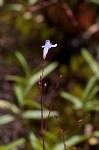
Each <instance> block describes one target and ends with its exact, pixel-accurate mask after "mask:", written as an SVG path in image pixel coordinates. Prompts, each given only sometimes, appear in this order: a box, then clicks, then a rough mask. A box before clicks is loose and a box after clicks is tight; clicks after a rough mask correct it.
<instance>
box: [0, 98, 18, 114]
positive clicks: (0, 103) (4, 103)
mask: <svg viewBox="0 0 99 150" xmlns="http://www.w3.org/2000/svg"><path fill="white" fill-rule="evenodd" d="M0 108H3V109H9V110H11V111H12V112H13V113H16V114H18V113H19V112H20V110H19V108H18V107H17V106H16V105H15V104H13V103H10V102H8V101H6V100H1V99H0Z"/></svg>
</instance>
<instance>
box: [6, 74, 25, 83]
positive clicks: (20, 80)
mask: <svg viewBox="0 0 99 150" xmlns="http://www.w3.org/2000/svg"><path fill="white" fill-rule="evenodd" d="M5 80H8V81H15V82H17V83H21V84H25V83H26V80H25V79H24V78H23V77H19V76H15V75H6V77H5Z"/></svg>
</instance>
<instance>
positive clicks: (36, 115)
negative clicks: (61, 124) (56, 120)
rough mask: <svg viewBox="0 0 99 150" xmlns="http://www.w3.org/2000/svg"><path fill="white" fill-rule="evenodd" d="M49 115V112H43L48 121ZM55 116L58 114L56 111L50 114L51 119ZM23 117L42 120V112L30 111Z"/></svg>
mask: <svg viewBox="0 0 99 150" xmlns="http://www.w3.org/2000/svg"><path fill="white" fill-rule="evenodd" d="M48 113H49V111H47V110H44V111H43V114H44V115H43V117H44V119H46V118H47V117H48ZM54 114H57V112H56V111H52V112H51V114H50V117H52V116H54ZM21 117H22V118H23V119H37V120H38V119H41V111H40V110H28V111H25V112H23V113H22V114H21Z"/></svg>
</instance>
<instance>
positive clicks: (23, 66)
mask: <svg viewBox="0 0 99 150" xmlns="http://www.w3.org/2000/svg"><path fill="white" fill-rule="evenodd" d="M15 55H16V57H17V58H18V60H19V62H20V64H21V66H22V68H23V70H24V72H25V75H26V78H29V77H30V69H29V66H28V64H27V62H26V60H25V58H24V57H23V55H22V54H21V53H20V52H16V54H15Z"/></svg>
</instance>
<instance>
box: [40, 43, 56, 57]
mask: <svg viewBox="0 0 99 150" xmlns="http://www.w3.org/2000/svg"><path fill="white" fill-rule="evenodd" d="M56 46H57V44H54V45H53V44H52V43H51V42H50V40H46V41H45V45H43V46H42V48H44V49H43V59H45V58H46V55H47V53H48V51H49V49H50V48H51V47H56Z"/></svg>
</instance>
